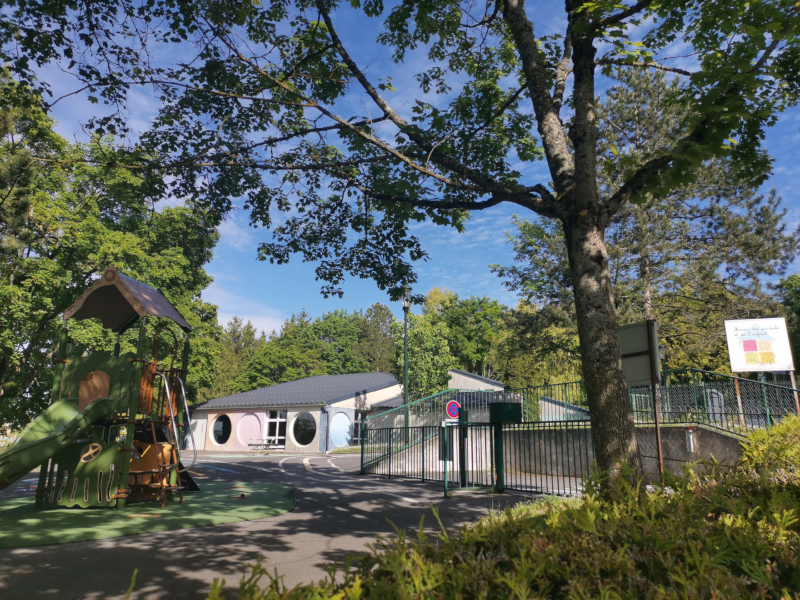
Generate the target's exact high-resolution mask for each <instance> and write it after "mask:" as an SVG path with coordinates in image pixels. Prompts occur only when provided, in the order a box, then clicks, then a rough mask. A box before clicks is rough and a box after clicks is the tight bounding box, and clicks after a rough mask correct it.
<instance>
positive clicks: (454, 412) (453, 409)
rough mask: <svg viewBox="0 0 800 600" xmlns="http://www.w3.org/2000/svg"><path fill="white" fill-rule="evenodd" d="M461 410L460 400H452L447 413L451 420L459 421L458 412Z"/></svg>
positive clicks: (448, 404)
mask: <svg viewBox="0 0 800 600" xmlns="http://www.w3.org/2000/svg"><path fill="white" fill-rule="evenodd" d="M460 408H461V405H460V404H459V403H458V400H450V402H448V403H447V407H446V408H445V411H446V412H447V416H448V417H450V418H451V419H457V418H458V411H459V409H460Z"/></svg>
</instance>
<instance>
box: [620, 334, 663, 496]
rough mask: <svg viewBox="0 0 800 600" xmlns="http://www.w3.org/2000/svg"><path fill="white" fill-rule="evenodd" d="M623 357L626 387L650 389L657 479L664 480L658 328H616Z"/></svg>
mask: <svg viewBox="0 0 800 600" xmlns="http://www.w3.org/2000/svg"><path fill="white" fill-rule="evenodd" d="M617 332H618V333H619V346H620V352H621V354H622V371H623V372H624V373H625V381H626V382H627V384H628V387H635V386H645V385H649V386H650V390H651V392H652V394H653V413H654V416H655V426H656V451H657V453H658V477H659V479H660V480H662V481H663V478H664V453H663V452H662V449H661V415H660V414H659V409H658V384H659V383H661V361H660V360H659V355H658V326H657V325H656V322H655V321H654V320H652V319H649V320H647V321H643V322H641V323H633V324H631V325H624V326H622V327H618V328H617Z"/></svg>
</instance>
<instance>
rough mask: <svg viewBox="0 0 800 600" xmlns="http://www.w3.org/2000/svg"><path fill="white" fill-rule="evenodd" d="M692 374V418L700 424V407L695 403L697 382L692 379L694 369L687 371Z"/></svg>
mask: <svg viewBox="0 0 800 600" xmlns="http://www.w3.org/2000/svg"><path fill="white" fill-rule="evenodd" d="M689 372H690V373H691V374H692V395H693V396H694V420H695V421H696V422H697V424H698V425H699V424H700V407H699V406H698V405H697V382H696V381H695V380H694V369H691V370H690V371H689Z"/></svg>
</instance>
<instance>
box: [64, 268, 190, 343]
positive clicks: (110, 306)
mask: <svg viewBox="0 0 800 600" xmlns="http://www.w3.org/2000/svg"><path fill="white" fill-rule="evenodd" d="M146 316H151V317H165V318H167V319H171V320H172V321H174V322H175V323H176V324H177V325H178V327H180V328H181V329H183V330H184V331H185V332H187V333H188V332H190V331H191V330H192V328H191V327H190V326H189V324H188V323H187V322H186V320H185V319H184V318H183V316H181V313H179V312H178V309H176V308H175V307H174V306H173V305H172V304H171V303H170V301H169V300H167V299H166V298H165V297H164V295H163V294H162V293H161V292H159V291H158V290H155V289H153V288H151V287H150V286H149V285H145V284H143V283H142V282H140V281H136V280H135V279H131V278H130V277H127V276H126V275H122V274H121V273H119V272H118V271H117V270H116V269H115V268H114V267H109V268H108V269H106V272H105V273H103V276H102V277H101V278H100V279H98V280H97V281H96V282H95V283H94V284H93V285H92V287H90V288H89V289H88V290H86V291H85V292H84V293H83V294H81V295H80V297H79V298H78V299H77V300H75V302H73V303H72V306H70V307H69V308H68V309H67V310H65V311H64V318H65V319H77V320H79V321H80V320H82V319H92V318H97V319H100V321H101V322H102V323H103V326H104V327H107V328H108V329H110V330H111V331H113V332H115V333H116V332H123V331H125V330H126V329H128V328H129V327H130V326H131V325H133V323H135V322H136V319H138V318H140V317H146Z"/></svg>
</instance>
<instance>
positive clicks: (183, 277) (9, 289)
mask: <svg viewBox="0 0 800 600" xmlns="http://www.w3.org/2000/svg"><path fill="white" fill-rule="evenodd" d="M8 88H12V89H14V90H16V92H15V93H19V94H24V93H29V92H27V91H26V90H24V89H22V88H21V86H18V85H16V84H14V83H13V82H8V81H6V82H4V84H3V89H4V90H6V91H7V89H8ZM34 100H35V98H34ZM2 127H3V130H2V132H0V133H2V136H3V137H2V141H1V142H0V185H2V188H0V189H1V190H2V192H1V193H2V198H3V200H2V202H0V211H2V213H3V219H2V221H0V303H1V304H2V306H3V310H2V311H0V421H2V422H7V423H11V424H13V425H16V426H21V425H24V424H26V423H27V422H28V421H29V420H30V419H31V418H33V417H34V416H36V415H37V414H38V413H39V412H41V410H42V409H43V408H44V406H46V405H47V402H48V401H49V390H50V386H51V381H52V367H53V361H52V359H53V358H54V357H55V356H56V353H57V350H58V339H59V332H60V330H61V328H62V326H63V324H62V322H61V319H60V317H59V315H60V314H61V313H62V312H63V311H64V310H65V309H66V308H67V307H68V306H69V305H70V304H72V302H73V301H74V300H75V299H76V298H77V297H78V296H79V295H80V294H81V293H82V292H83V291H85V290H86V289H87V288H88V287H89V286H90V285H91V284H92V283H93V282H94V280H95V279H96V277H97V275H98V274H101V273H102V272H103V271H104V270H105V269H106V268H107V267H109V266H114V267H116V268H118V269H119V270H121V271H122V272H123V273H125V274H126V275H130V276H131V277H134V278H135V279H138V280H140V281H142V282H143V283H146V284H148V285H150V286H152V287H154V288H156V289H160V290H161V291H162V293H164V295H165V296H166V297H167V298H168V299H169V300H170V301H171V302H172V303H173V304H174V305H175V306H176V308H177V309H178V310H179V311H180V312H181V313H182V314H183V315H184V317H185V318H186V320H187V321H188V323H189V324H190V325H191V326H192V327H193V329H194V331H195V336H194V344H193V348H192V351H193V354H192V358H191V363H190V373H189V377H188V381H187V384H188V385H187V388H188V389H187V392H188V394H189V396H190V398H192V399H194V397H195V396H196V393H197V389H198V388H199V387H203V386H206V385H208V383H209V381H208V380H209V377H210V375H211V370H212V368H213V363H214V360H215V357H216V347H215V344H216V342H215V335H216V308H215V307H213V306H211V305H208V304H206V303H204V302H202V300H201V299H200V292H201V290H203V289H204V288H205V287H207V286H208V285H209V284H210V283H211V278H210V277H209V276H208V275H207V274H206V273H205V271H204V269H203V267H204V265H205V264H206V263H207V262H208V261H209V260H210V258H211V251H212V249H213V247H214V245H215V244H216V240H217V237H218V236H217V233H216V231H215V226H216V222H215V221H214V220H213V219H210V218H209V215H208V213H206V212H205V211H203V210H202V209H198V208H196V207H194V208H192V207H164V208H161V209H160V210H158V209H156V207H155V206H154V203H153V199H152V198H149V197H148V194H147V190H146V189H145V187H144V184H143V181H142V178H141V177H139V176H138V174H137V173H136V172H135V171H131V170H129V169H126V168H122V167H115V168H109V167H107V166H104V167H99V166H96V165H94V164H92V162H93V161H94V160H96V159H97V158H98V157H99V156H103V157H109V156H113V155H114V154H116V153H117V152H118V151H119V148H117V147H115V146H114V145H112V144H110V143H109V142H107V141H104V140H99V139H96V140H94V141H93V142H92V143H91V144H89V145H85V146H84V145H72V144H69V143H67V142H66V141H65V140H64V139H62V138H60V137H59V136H57V135H56V134H55V133H53V131H52V127H53V122H52V121H51V120H50V119H49V118H48V117H46V116H45V115H44V113H43V112H42V110H41V109H40V108H39V107H38V106H37V105H36V104H35V102H34V101H33V100H32V101H31V104H30V106H27V107H21V108H18V109H16V110H14V111H11V112H9V113H5V114H4V115H3V119H2ZM42 159H49V160H53V161H56V162H58V161H64V160H65V159H70V160H68V161H66V162H65V163H64V164H62V165H61V166H59V167H58V168H43V166H42ZM72 159H87V160H72ZM88 159H92V160H88ZM68 325H69V328H70V338H71V340H72V352H74V353H78V354H81V353H83V352H85V351H89V350H93V349H95V350H111V349H112V348H113V347H114V343H115V342H116V339H115V336H113V335H112V334H111V332H110V331H108V330H105V329H103V328H102V326H101V325H100V323H99V321H95V320H89V321H80V322H72V321H70V322H68ZM155 325H156V324H155V323H151V324H150V326H149V327H150V335H152V334H153V333H154V331H155ZM135 336H136V332H134V331H130V332H128V333H126V334H125V335H123V337H122V339H121V344H122V346H123V351H127V350H135V347H136V337H135Z"/></svg>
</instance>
